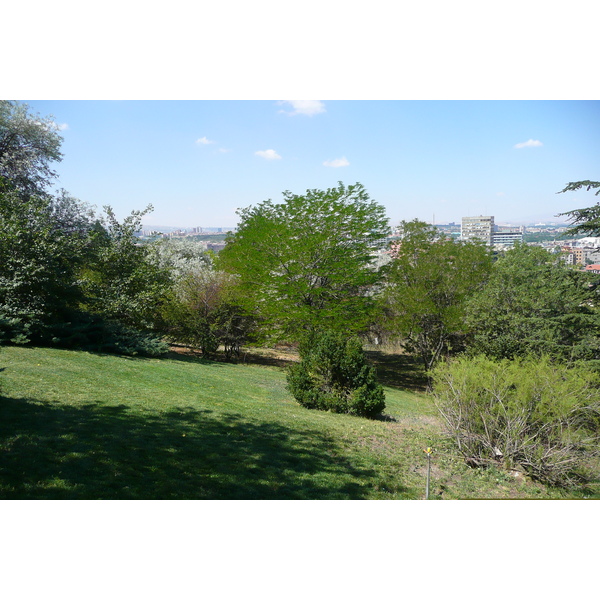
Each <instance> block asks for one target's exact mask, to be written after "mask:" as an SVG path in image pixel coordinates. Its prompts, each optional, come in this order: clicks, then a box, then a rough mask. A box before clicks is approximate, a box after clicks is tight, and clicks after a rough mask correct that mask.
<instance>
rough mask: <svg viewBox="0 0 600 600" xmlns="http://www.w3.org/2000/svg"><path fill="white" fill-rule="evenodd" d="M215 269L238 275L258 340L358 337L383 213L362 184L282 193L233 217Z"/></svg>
mask: <svg viewBox="0 0 600 600" xmlns="http://www.w3.org/2000/svg"><path fill="white" fill-rule="evenodd" d="M238 214H239V215H240V223H239V226H238V229H237V231H236V232H235V233H234V234H233V235H230V236H229V237H228V239H227V244H226V246H225V248H224V249H223V250H222V251H221V252H220V253H219V256H218V259H219V260H218V263H219V267H220V268H222V269H223V270H225V271H228V272H230V273H232V274H235V275H237V277H238V279H239V284H240V290H241V294H242V296H243V298H244V306H245V309H246V310H247V311H248V312H249V313H252V314H254V315H256V316H257V318H259V319H260V326H261V332H262V335H263V339H271V340H287V341H298V340H300V339H302V338H303V337H305V336H306V335H308V334H310V333H312V332H314V331H319V330H335V331H344V332H346V333H357V332H361V331H364V330H365V329H366V328H367V326H368V324H369V321H370V320H371V318H372V315H373V309H374V298H373V294H372V292H373V290H374V287H375V286H376V285H377V284H378V283H379V282H380V280H381V272H380V271H379V270H378V269H376V268H375V254H376V252H377V250H379V249H380V248H381V247H382V246H383V245H384V244H385V242H386V238H387V236H388V234H389V227H388V221H387V218H386V215H385V209H384V208H383V206H381V205H380V204H377V203H376V202H374V201H373V200H371V199H370V198H369V195H368V194H367V191H366V190H365V188H364V187H363V186H362V185H361V184H360V183H357V184H355V185H349V186H345V185H344V184H342V183H341V182H340V183H339V185H338V186H337V187H335V188H331V189H327V190H316V189H313V190H307V191H306V193H305V194H302V195H298V194H292V193H291V192H289V191H286V192H284V193H283V202H282V203H280V204H276V203H274V202H272V201H271V200H267V201H266V202H262V203H261V204H258V205H257V206H250V207H248V208H245V209H242V210H240V211H238Z"/></svg>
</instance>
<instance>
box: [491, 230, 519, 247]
mask: <svg viewBox="0 0 600 600" xmlns="http://www.w3.org/2000/svg"><path fill="white" fill-rule="evenodd" d="M522 241H523V233H522V232H520V231H493V232H492V244H493V245H494V246H496V245H497V246H514V244H515V242H522Z"/></svg>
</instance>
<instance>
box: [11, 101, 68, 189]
mask: <svg viewBox="0 0 600 600" xmlns="http://www.w3.org/2000/svg"><path fill="white" fill-rule="evenodd" d="M58 131H59V129H58V126H57V125H56V123H55V122H54V121H53V119H52V117H41V116H39V115H36V114H32V113H30V111H29V107H28V106H27V105H26V104H22V103H19V102H12V101H8V100H0V177H3V178H5V179H6V180H8V181H10V182H12V184H13V185H14V186H15V188H16V190H17V191H18V192H21V193H24V194H26V195H29V194H36V195H40V194H44V193H46V190H47V187H48V185H49V184H50V183H51V182H52V180H53V179H54V178H55V177H56V173H55V172H54V171H53V170H52V166H51V165H52V163H54V162H58V161H60V160H61V159H62V154H61V152H60V147H61V143H62V138H61V136H60V134H59V133H58Z"/></svg>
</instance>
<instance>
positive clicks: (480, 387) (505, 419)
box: [433, 356, 600, 485]
mask: <svg viewBox="0 0 600 600" xmlns="http://www.w3.org/2000/svg"><path fill="white" fill-rule="evenodd" d="M433 382H434V383H433V396H434V398H435V401H436V404H437V406H438V408H439V410H440V412H441V414H442V416H443V417H444V418H445V421H446V424H447V427H448V432H449V433H450V435H451V436H452V437H453V439H454V440H455V442H456V444H457V447H458V449H459V451H460V452H461V453H462V454H463V456H464V457H465V458H466V459H467V461H468V462H469V463H470V464H471V465H473V466H478V465H486V464H493V463H501V464H504V465H506V466H508V467H511V468H517V469H523V470H525V471H526V472H527V473H529V474H530V475H531V476H533V477H534V478H537V479H539V480H541V481H543V482H545V483H550V484H554V485H569V484H573V483H576V482H580V481H582V480H585V479H586V477H587V476H589V475H590V467H592V465H591V464H590V462H589V461H590V460H591V459H592V458H593V457H595V456H598V455H599V454H600V445H599V443H600V388H599V386H600V378H599V377H598V376H597V375H596V374H594V373H592V372H591V371H589V370H588V369H586V368H583V367H571V368H569V367H567V366H566V365H561V364H557V363H553V362H551V361H550V359H549V358H548V357H542V358H539V357H528V358H524V359H514V360H512V361H510V360H502V361H493V360H491V359H488V358H485V357H482V356H479V357H475V358H472V359H467V358H461V359H455V360H454V361H451V362H445V363H441V364H439V365H438V366H437V367H436V369H435V370H434V372H433Z"/></svg>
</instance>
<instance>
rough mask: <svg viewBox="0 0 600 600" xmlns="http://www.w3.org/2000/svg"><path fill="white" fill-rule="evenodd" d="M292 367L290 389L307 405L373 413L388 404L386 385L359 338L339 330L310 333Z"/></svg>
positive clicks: (322, 408)
mask: <svg viewBox="0 0 600 600" xmlns="http://www.w3.org/2000/svg"><path fill="white" fill-rule="evenodd" d="M300 358H301V361H300V363H298V364H296V365H293V366H292V367H290V369H289V371H288V375H287V382H288V389H289V390H290V392H291V393H292V395H293V396H294V398H296V400H297V401H298V402H299V403H300V404H301V405H302V406H305V407H306V408H316V409H319V410H329V411H332V412H336V413H347V414H351V415H357V416H363V417H374V416H376V415H378V414H379V413H381V411H383V409H384V408H385V394H384V392H383V387H382V386H381V385H379V384H378V383H377V381H376V379H375V369H374V368H373V367H372V366H369V365H368V364H367V362H366V359H365V355H364V352H363V350H362V345H361V343H360V341H359V340H358V339H356V338H346V337H345V336H343V335H341V334H337V333H331V332H327V333H322V334H317V335H313V336H311V337H310V338H309V339H308V340H307V341H306V342H304V343H303V344H301V345H300Z"/></svg>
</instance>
